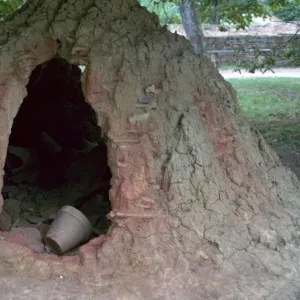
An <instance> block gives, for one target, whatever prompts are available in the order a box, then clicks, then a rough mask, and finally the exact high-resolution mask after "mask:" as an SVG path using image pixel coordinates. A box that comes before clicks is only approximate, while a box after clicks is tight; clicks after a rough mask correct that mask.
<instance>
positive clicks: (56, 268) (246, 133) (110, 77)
mask: <svg viewBox="0 0 300 300" xmlns="http://www.w3.org/2000/svg"><path fill="white" fill-rule="evenodd" d="M74 3H75V2H74V1H58V0H57V1H53V0H46V1H37V0H35V1H34V0H33V1H30V2H29V4H28V7H27V9H26V10H24V11H22V12H20V13H19V14H16V15H15V16H14V17H13V18H12V19H11V20H10V21H7V22H6V23H2V24H1V26H0V41H1V51H0V114H1V115H0V120H1V136H0V153H1V155H0V162H1V168H2V167H3V166H4V162H5V156H6V150H7V145H8V138H9V134H10V130H11V127H12V123H13V119H14V117H15V116H16V114H17V112H18V109H19V107H20V104H21V103H22V100H23V98H24V96H25V94H26V88H25V87H26V84H27V83H28V80H29V76H30V74H31V72H32V71H33V69H34V68H35V66H37V65H38V64H40V63H42V62H44V61H46V60H49V59H51V58H52V57H53V56H54V55H57V56H61V57H63V58H65V59H66V60H68V61H69V62H72V63H73V64H77V65H86V66H87V68H86V70H85V72H84V73H83V75H82V87H83V90H84V94H85V99H86V101H88V102H89V103H90V104H91V105H92V107H93V109H94V110H95V111H96V113H97V116H98V122H99V125H100V126H101V128H102V130H103V132H104V133H105V134H106V135H107V136H108V156H109V166H110V169H111V171H112V176H113V177H112V181H111V184H112V188H111V191H110V200H111V203H112V211H111V213H110V214H109V217H110V218H111V219H112V225H111V228H110V230H109V232H108V234H107V235H106V237H105V238H103V237H100V238H95V239H93V240H91V241H90V242H89V243H88V244H86V245H84V246H83V247H81V248H80V251H79V254H77V255H74V256H70V257H57V256H54V255H46V254H43V255H42V254H37V253H35V252H33V250H32V249H30V248H29V247H27V246H26V245H24V242H22V241H21V242H20V239H19V238H14V237H13V236H11V235H10V234H9V233H5V234H4V233H0V237H1V238H0V257H1V264H3V267H2V269H1V270H2V272H3V270H9V271H7V272H12V270H17V273H14V274H23V275H26V276H27V277H23V278H27V279H26V280H27V281H26V282H27V284H28V286H30V284H29V283H28V282H29V281H30V278H31V277H30V276H38V277H39V279H35V281H34V280H33V279H32V281H31V282H33V281H34V286H35V287H36V288H35V289H34V290H33V291H32V294H31V295H30V297H31V298H32V299H33V298H36V299H38V297H34V296H35V295H36V293H37V290H38V286H39V285H38V283H40V284H41V285H40V286H44V284H46V283H45V280H46V279H47V280H48V279H49V278H55V276H63V277H64V278H66V277H67V278H70V279H69V281H68V282H67V281H66V282H65V283H66V286H69V285H70V284H71V283H72V282H73V283H74V285H73V287H74V293H77V295H75V296H73V297H71V298H72V299H83V298H80V297H79V296H80V295H81V294H82V295H83V294H84V293H86V296H85V297H84V299H150V300H151V299H181V300H182V299H184V300H189V299H191V300H195V299H223V300H225V299H256V300H260V299H261V300H262V299H278V300H279V299H298V298H299V293H300V267H299V266H300V260H299V259H300V253H299V252H300V251H299V229H300V221H299V216H300V202H299V199H300V198H299V197H300V190H299V182H298V180H297V179H296V176H295V175H294V174H293V173H292V172H291V171H290V170H289V169H286V168H285V167H283V166H282V164H281V162H280V160H279V159H278V157H277V155H276V154H275V152H273V151H272V150H271V149H270V148H269V146H268V145H267V144H266V143H265V141H264V139H263V138H262V136H261V135H260V133H259V132H257V131H256V130H255V129H253V128H252V127H251V126H250V124H249V122H248V121H247V120H246V119H245V117H244V116H243V115H242V113H241V111H240V108H239V106H238V103H237V99H236V93H235V91H234V90H233V88H232V86H231V85H230V84H229V83H227V82H226V81H225V80H224V79H223V77H222V76H221V75H220V74H219V72H218V70H217V69H216V68H215V67H214V66H213V65H212V63H211V62H210V61H209V59H208V58H206V57H205V56H198V55H196V54H195V52H194V51H192V49H191V47H190V45H189V43H188V42H187V41H186V40H185V38H183V37H179V36H177V35H173V34H171V33H170V32H168V31H167V30H166V29H165V28H161V27H160V26H159V24H158V20H157V17H155V16H153V15H150V14H149V13H148V12H147V11H146V10H145V9H144V8H141V7H140V6H139V5H138V4H137V3H136V1H134V0H127V1H125V0H123V1H122V0H113V1H108V0H103V1H100V0H99V1H96V0H95V1H94V0H78V1H76V4H74ZM187 3H188V2H187V1H183V2H182V3H181V6H182V8H183V6H184V5H187ZM189 13H190V12H189ZM192 16H193V15H192ZM191 28H192V30H193V31H192V38H196V39H197V41H201V39H200V38H201V36H200V35H199V34H198V33H196V32H197V30H198V27H194V25H193V26H191ZM198 39H199V40H198ZM58 41H60V43H58ZM197 49H198V48H197ZM202 49H203V48H202V46H200V48H199V51H200V50H202ZM2 174H3V172H2ZM1 184H2V179H1ZM4 201H5V200H4ZM2 204H3V202H2V200H1V205H0V206H2ZM7 274H8V273H7ZM14 276H15V279H14V280H17V279H16V278H17V275H14ZM18 278H19V277H18ZM74 278H75V279H76V280H75V279H74ZM41 279H43V280H44V281H43V282H40V281H39V280H41ZM24 280H25V279H24ZM49 280H50V279H49ZM58 280H59V279H58ZM78 280H79V281H80V282H82V283H84V284H86V285H87V287H91V289H93V291H95V293H94V294H92V292H91V290H88V289H87V288H80V289H79V288H78V287H77V284H78ZM15 282H17V281H15ZM65 283H64V284H65ZM4 284H5V281H2V283H1V284H0V285H2V287H0V288H1V290H2V291H5V288H4V287H5V286H4ZM64 284H63V285H64ZM78 289H79V290H78ZM62 290H63V287H61V284H60V285H58V284H56V283H55V285H53V287H52V290H51V294H50V293H49V295H48V296H47V297H45V298H44V299H46V298H47V299H61V298H59V297H61V296H59V297H58V295H59V293H60V291H62ZM69 293H70V291H69ZM1 297H2V298H1V299H8V298H5V297H6V296H5V295H4V296H1ZM3 297H4V298H3ZM7 297H8V296H7ZM297 297H298V298H297ZM18 299H19V298H18ZM20 299H21V298H20ZM22 299H23V298H22ZM39 299H42V298H39Z"/></svg>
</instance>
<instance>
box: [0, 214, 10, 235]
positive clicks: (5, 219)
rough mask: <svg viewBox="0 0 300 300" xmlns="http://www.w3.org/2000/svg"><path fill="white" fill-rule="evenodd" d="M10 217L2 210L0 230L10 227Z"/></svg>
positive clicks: (7, 229) (6, 229)
mask: <svg viewBox="0 0 300 300" xmlns="http://www.w3.org/2000/svg"><path fill="white" fill-rule="evenodd" d="M11 225H12V223H11V218H10V216H9V215H8V214H7V212H6V211H5V210H3V211H2V213H1V214H0V230H1V231H9V230H10V228H11Z"/></svg>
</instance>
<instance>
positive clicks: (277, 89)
mask: <svg viewBox="0 0 300 300" xmlns="http://www.w3.org/2000/svg"><path fill="white" fill-rule="evenodd" d="M228 81H229V82H230V83H231V84H232V85H233V87H234V88H235V89H236V90H237V93H238V101H239V104H240V106H241V108H242V110H243V112H244V113H245V115H246V116H247V117H248V118H249V120H250V121H251V122H253V123H254V124H255V125H256V127H257V128H258V129H259V130H260V131H261V133H262V134H263V135H264V137H265V138H266V140H267V141H268V142H269V143H277V142H282V143H286V144H290V145H294V146H295V145H297V146H299V145H300V78H253V79H230V80H228Z"/></svg>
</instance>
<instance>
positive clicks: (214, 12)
mask: <svg viewBox="0 0 300 300" xmlns="http://www.w3.org/2000/svg"><path fill="white" fill-rule="evenodd" d="M219 4H221V0H213V1H212V8H211V13H210V24H213V25H220V14H219V12H218V5H219Z"/></svg>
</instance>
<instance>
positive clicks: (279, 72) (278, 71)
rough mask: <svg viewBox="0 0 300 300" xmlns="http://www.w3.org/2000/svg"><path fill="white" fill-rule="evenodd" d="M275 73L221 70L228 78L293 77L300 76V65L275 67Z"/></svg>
mask: <svg viewBox="0 0 300 300" xmlns="http://www.w3.org/2000/svg"><path fill="white" fill-rule="evenodd" d="M273 71H274V73H272V72H271V71H268V72H266V73H264V74H263V73H261V72H260V71H256V72H255V73H254V74H251V73H248V72H245V71H242V72H241V74H240V73H239V72H234V71H233V70H219V72H220V73H221V74H222V76H223V77H224V78H225V79H226V78H261V77H265V78H266V77H293V78H300V67H298V68H274V69H273Z"/></svg>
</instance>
